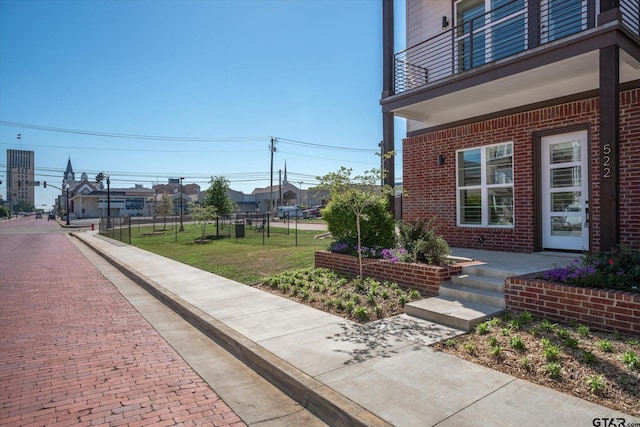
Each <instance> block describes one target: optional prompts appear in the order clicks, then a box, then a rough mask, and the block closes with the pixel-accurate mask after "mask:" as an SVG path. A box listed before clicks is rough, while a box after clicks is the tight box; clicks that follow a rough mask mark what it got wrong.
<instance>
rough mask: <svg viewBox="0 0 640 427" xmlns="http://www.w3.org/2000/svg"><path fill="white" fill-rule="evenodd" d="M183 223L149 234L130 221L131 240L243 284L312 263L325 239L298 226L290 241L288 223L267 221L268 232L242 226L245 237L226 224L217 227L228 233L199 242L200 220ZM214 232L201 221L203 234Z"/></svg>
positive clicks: (142, 246) (322, 246) (317, 232)
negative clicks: (180, 229)
mask: <svg viewBox="0 0 640 427" xmlns="http://www.w3.org/2000/svg"><path fill="white" fill-rule="evenodd" d="M168 225H169V224H168ZM161 227H162V224H160V225H159V226H158V225H156V231H157V230H158V228H161ZM184 228H185V230H184V231H183V232H179V233H176V232H175V229H173V230H171V229H169V230H166V231H164V233H163V234H158V233H156V234H153V233H152V228H151V227H150V226H149V227H142V226H140V227H137V226H134V227H132V229H131V244H132V245H133V246H136V247H139V248H141V249H144V250H147V251H150V252H154V253H157V254H159V255H163V256H166V257H168V258H172V259H174V260H177V261H180V262H183V263H185V264H188V265H192V266H194V267H197V268H200V269H202V270H205V271H209V272H211V273H215V274H218V275H220V276H224V277H227V278H229V279H233V280H236V281H238V282H241V283H246V284H250V283H255V282H258V281H260V280H261V279H262V278H263V277H266V276H270V275H273V274H276V273H280V272H283V271H285V270H289V269H294V268H306V267H313V265H314V255H313V254H314V252H315V251H317V250H323V249H326V247H327V246H328V244H329V240H328V239H318V238H315V237H316V236H318V235H320V234H322V233H323V232H320V231H303V230H298V232H297V245H296V230H295V227H294V226H291V227H290V229H289V230H287V229H286V228H279V227H271V230H270V236H269V237H267V234H266V233H264V235H263V233H260V232H257V231H256V230H255V227H250V226H248V227H246V229H245V237H244V238H238V239H236V237H235V229H234V228H233V227H232V228H231V229H229V225H226V227H225V228H220V230H219V233H220V234H224V235H230V236H231V237H228V238H223V239H219V240H214V241H211V242H209V243H204V244H201V243H195V240H196V239H197V238H199V237H200V236H201V234H202V228H201V226H194V225H191V224H185V227H184ZM215 232H216V228H215V225H207V228H206V234H215Z"/></svg>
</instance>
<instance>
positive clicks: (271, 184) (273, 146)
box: [267, 137, 278, 237]
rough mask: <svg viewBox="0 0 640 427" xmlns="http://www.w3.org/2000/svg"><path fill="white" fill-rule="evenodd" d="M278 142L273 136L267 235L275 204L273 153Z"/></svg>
mask: <svg viewBox="0 0 640 427" xmlns="http://www.w3.org/2000/svg"><path fill="white" fill-rule="evenodd" d="M276 142H278V140H277V138H274V137H271V146H270V147H269V151H271V171H270V172H269V178H270V180H271V182H270V184H269V207H268V209H267V237H269V236H270V235H271V234H270V232H271V228H270V222H271V207H272V206H273V153H275V152H276Z"/></svg>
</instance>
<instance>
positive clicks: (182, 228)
mask: <svg viewBox="0 0 640 427" xmlns="http://www.w3.org/2000/svg"><path fill="white" fill-rule="evenodd" d="M183 179H184V177H180V231H184V227H183V226H182V180H183Z"/></svg>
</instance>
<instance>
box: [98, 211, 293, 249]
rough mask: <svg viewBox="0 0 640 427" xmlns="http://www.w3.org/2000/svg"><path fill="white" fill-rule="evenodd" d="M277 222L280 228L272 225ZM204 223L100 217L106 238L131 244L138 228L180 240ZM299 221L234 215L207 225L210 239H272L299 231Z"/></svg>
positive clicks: (264, 215)
mask: <svg viewBox="0 0 640 427" xmlns="http://www.w3.org/2000/svg"><path fill="white" fill-rule="evenodd" d="M275 221H277V222H278V226H272V225H273V224H274V223H275ZM200 225H201V224H198V223H195V222H194V221H193V218H192V217H191V216H190V215H183V216H182V217H180V216H179V215H174V216H167V217H155V218H153V217H131V216H126V217H110V218H100V222H99V226H98V232H99V233H100V235H102V236H106V237H109V238H111V239H115V240H119V241H121V242H124V243H127V244H131V235H132V230H134V229H135V228H136V227H137V228H138V230H140V229H141V228H143V227H146V228H147V229H148V228H149V227H151V230H150V231H148V234H154V233H165V234H166V233H168V232H169V233H171V232H173V233H175V236H176V240H178V233H179V232H180V231H181V230H184V229H185V228H186V227H199V226H200ZM297 225H298V218H297V217H289V216H285V217H284V218H282V219H279V220H275V219H274V218H271V217H269V215H268V214H267V213H235V214H232V215H220V216H219V217H218V219H217V220H214V221H208V222H207V230H209V231H213V228H212V227H213V226H215V227H216V230H215V234H210V232H209V233H207V234H206V237H210V238H222V237H226V238H234V237H235V238H244V237H245V236H246V235H247V233H254V234H255V233H258V234H262V235H263V236H269V235H270V234H272V233H277V234H291V233H292V232H295V231H297V228H298V227H297Z"/></svg>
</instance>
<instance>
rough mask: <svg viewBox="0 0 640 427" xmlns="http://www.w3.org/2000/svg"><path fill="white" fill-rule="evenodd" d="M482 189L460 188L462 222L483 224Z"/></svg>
mask: <svg viewBox="0 0 640 427" xmlns="http://www.w3.org/2000/svg"><path fill="white" fill-rule="evenodd" d="M481 202H482V197H481V193H480V189H475V190H460V223H462V224H478V225H480V224H482V205H481Z"/></svg>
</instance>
